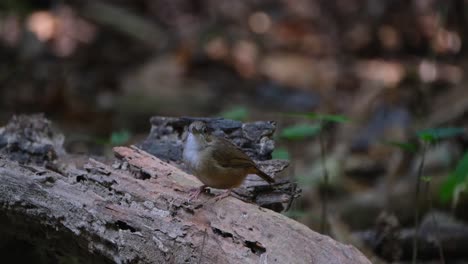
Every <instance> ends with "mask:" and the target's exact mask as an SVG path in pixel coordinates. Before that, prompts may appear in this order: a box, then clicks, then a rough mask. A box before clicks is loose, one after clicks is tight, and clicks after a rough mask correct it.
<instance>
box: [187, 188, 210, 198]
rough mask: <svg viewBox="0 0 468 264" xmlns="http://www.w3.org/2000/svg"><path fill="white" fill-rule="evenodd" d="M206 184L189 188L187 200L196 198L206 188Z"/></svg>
mask: <svg viewBox="0 0 468 264" xmlns="http://www.w3.org/2000/svg"><path fill="white" fill-rule="evenodd" d="M206 187H207V186H206V185H202V186H200V187H199V188H194V189H191V190H190V195H189V201H192V200H197V199H198V197H199V196H200V194H201V193H202V192H204V191H205V190H206Z"/></svg>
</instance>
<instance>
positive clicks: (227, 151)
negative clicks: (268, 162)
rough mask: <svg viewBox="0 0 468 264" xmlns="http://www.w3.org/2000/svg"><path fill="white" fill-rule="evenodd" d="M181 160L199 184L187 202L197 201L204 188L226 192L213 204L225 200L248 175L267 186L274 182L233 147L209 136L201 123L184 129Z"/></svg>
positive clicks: (213, 136) (227, 141) (197, 122)
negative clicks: (185, 130) (260, 179)
mask: <svg viewBox="0 0 468 264" xmlns="http://www.w3.org/2000/svg"><path fill="white" fill-rule="evenodd" d="M183 160H184V163H185V164H186V165H187V166H188V168H189V169H190V170H191V172H192V174H193V175H194V176H196V177H197V178H198V179H199V180H200V181H201V182H202V184H203V185H202V186H201V187H200V188H198V189H196V190H195V192H192V194H191V195H190V200H192V199H197V198H198V197H199V195H200V194H201V193H202V192H203V191H204V190H205V189H206V188H207V187H211V188H216V189H225V190H227V191H226V192H224V193H222V194H221V195H219V196H218V197H217V200H220V199H223V198H225V197H228V196H229V195H230V193H231V189H232V188H236V187H238V186H240V185H241V184H242V182H243V181H244V180H245V178H246V177H247V175H248V174H256V175H258V176H260V177H261V178H262V179H263V180H265V181H266V182H268V183H274V182H275V180H274V179H273V178H272V177H270V176H269V175H268V174H266V173H265V172H263V171H261V170H260V169H259V168H258V167H257V165H256V164H255V162H254V161H253V160H252V159H251V158H250V157H249V156H248V155H247V154H245V153H244V152H243V151H242V150H241V149H240V148H238V147H237V146H236V145H234V144H233V143H231V142H230V141H229V140H227V139H225V138H222V137H217V136H215V135H212V134H211V133H210V132H209V131H208V130H207V126H206V123H205V122H202V121H194V122H192V123H191V124H190V125H189V127H188V136H187V139H186V141H185V145H184V150H183Z"/></svg>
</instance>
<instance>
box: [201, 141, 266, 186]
mask: <svg viewBox="0 0 468 264" xmlns="http://www.w3.org/2000/svg"><path fill="white" fill-rule="evenodd" d="M212 140H213V141H216V143H215V144H210V147H211V148H212V150H211V151H212V154H213V157H215V159H216V161H217V162H218V164H219V165H220V166H223V167H226V168H246V169H248V171H249V173H253V174H257V175H258V176H260V177H261V178H262V179H264V180H265V181H267V182H269V183H272V182H274V181H275V180H274V179H273V178H271V177H270V176H268V175H267V174H266V173H264V172H263V171H261V170H260V169H258V168H257V166H256V165H255V162H253V161H252V159H250V157H249V156H247V154H245V153H244V152H243V151H242V150H240V149H239V148H238V147H237V146H236V145H234V144H232V143H231V142H229V141H228V140H226V139H224V138H212Z"/></svg>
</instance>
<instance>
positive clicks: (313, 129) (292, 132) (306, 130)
mask: <svg viewBox="0 0 468 264" xmlns="http://www.w3.org/2000/svg"><path fill="white" fill-rule="evenodd" d="M321 128H322V126H321V125H320V124H298V125H294V126H290V127H286V128H284V129H283V131H281V134H280V137H281V138H284V139H288V140H302V139H305V138H310V137H313V136H316V135H317V134H318V133H319V132H320V130H321Z"/></svg>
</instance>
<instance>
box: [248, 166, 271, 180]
mask: <svg viewBox="0 0 468 264" xmlns="http://www.w3.org/2000/svg"><path fill="white" fill-rule="evenodd" d="M253 173H255V174H257V175H258V176H259V177H260V178H262V179H264V180H265V181H266V182H268V183H274V182H275V179H273V178H272V177H271V176H269V175H268V174H266V173H264V172H263V171H261V170H260V169H259V168H257V167H255V172H253Z"/></svg>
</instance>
